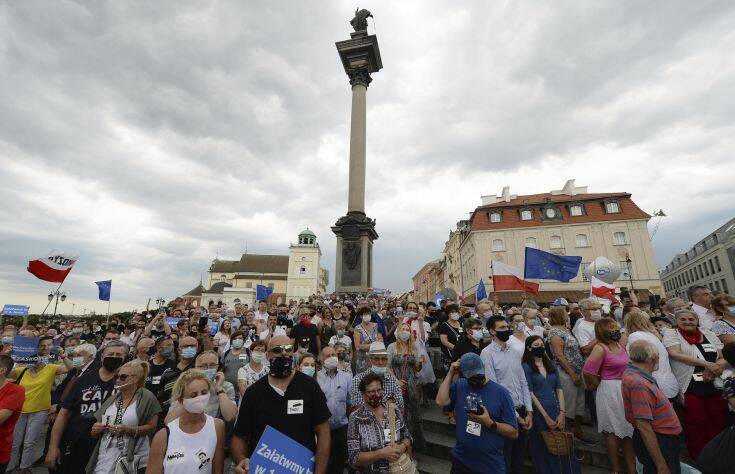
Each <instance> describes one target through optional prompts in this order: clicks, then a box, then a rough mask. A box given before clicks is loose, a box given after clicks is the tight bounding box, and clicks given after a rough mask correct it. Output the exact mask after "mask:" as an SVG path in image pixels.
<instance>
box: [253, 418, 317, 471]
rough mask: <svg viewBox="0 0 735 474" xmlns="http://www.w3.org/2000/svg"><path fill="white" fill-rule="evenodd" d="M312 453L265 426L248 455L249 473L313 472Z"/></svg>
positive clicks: (313, 461)
mask: <svg viewBox="0 0 735 474" xmlns="http://www.w3.org/2000/svg"><path fill="white" fill-rule="evenodd" d="M314 466H315V460H314V453H313V452H312V451H310V450H309V449H307V448H305V447H304V446H302V445H301V444H299V443H297V442H296V441H294V440H292V439H291V438H289V437H288V436H286V435H285V434H283V433H281V432H280V431H278V430H277V429H275V428H272V427H271V426H266V427H265V431H264V432H263V436H261V437H260V441H258V447H257V448H255V451H253V455H252V456H251V457H250V473H251V474H270V473H272V472H292V473H299V474H313V473H314V470H315V468H314Z"/></svg>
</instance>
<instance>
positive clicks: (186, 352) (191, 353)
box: [181, 347, 197, 359]
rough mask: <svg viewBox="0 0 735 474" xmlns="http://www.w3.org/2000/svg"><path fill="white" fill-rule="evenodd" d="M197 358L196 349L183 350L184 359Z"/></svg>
mask: <svg viewBox="0 0 735 474" xmlns="http://www.w3.org/2000/svg"><path fill="white" fill-rule="evenodd" d="M196 356H197V348H196V347H184V348H183V349H181V357H183V358H184V359H193V358H194V357H196Z"/></svg>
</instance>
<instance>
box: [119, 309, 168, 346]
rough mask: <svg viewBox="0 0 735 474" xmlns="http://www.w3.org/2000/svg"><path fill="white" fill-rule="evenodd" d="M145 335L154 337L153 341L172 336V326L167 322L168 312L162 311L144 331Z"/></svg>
mask: <svg viewBox="0 0 735 474" xmlns="http://www.w3.org/2000/svg"><path fill="white" fill-rule="evenodd" d="M143 334H145V335H146V336H148V337H152V338H153V340H156V339H158V338H159V337H161V336H168V335H169V334H171V326H169V325H168V322H167V321H166V312H165V311H163V310H161V311H160V312H159V313H158V314H157V315H156V317H154V318H152V319H151V320H150V322H149V323H148V324H147V325H146V327H145V329H144V330H143ZM118 336H119V334H118Z"/></svg>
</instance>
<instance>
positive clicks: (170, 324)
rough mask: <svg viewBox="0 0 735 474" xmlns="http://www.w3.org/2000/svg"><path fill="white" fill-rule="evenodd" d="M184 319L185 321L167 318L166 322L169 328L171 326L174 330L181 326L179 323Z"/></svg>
mask: <svg viewBox="0 0 735 474" xmlns="http://www.w3.org/2000/svg"><path fill="white" fill-rule="evenodd" d="M182 319H184V318H172V317H168V318H166V322H167V323H168V325H169V326H171V329H173V328H175V327H176V325H177V324H179V321H181V320H182Z"/></svg>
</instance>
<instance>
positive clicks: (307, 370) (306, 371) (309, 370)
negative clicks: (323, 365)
mask: <svg viewBox="0 0 735 474" xmlns="http://www.w3.org/2000/svg"><path fill="white" fill-rule="evenodd" d="M314 370H315V369H314V367H301V373H302V374H304V375H308V376H309V377H313V376H314Z"/></svg>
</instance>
